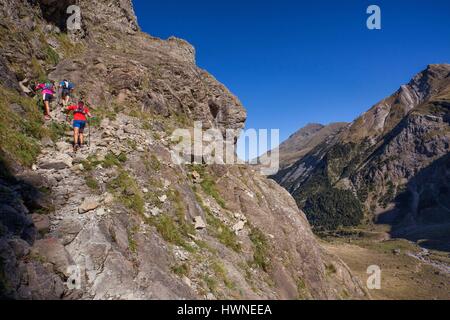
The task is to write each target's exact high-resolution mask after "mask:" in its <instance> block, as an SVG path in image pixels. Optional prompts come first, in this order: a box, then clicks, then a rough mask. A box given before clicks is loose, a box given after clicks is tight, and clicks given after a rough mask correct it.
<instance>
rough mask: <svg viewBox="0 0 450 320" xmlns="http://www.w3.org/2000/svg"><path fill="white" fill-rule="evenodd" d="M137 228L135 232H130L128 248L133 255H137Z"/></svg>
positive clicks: (134, 229)
mask: <svg viewBox="0 0 450 320" xmlns="http://www.w3.org/2000/svg"><path fill="white" fill-rule="evenodd" d="M137 231H138V230H137V228H133V230H131V231H128V248H129V249H130V251H131V252H132V253H137V250H138V247H137V242H136V240H134V234H135V233H136V232H137Z"/></svg>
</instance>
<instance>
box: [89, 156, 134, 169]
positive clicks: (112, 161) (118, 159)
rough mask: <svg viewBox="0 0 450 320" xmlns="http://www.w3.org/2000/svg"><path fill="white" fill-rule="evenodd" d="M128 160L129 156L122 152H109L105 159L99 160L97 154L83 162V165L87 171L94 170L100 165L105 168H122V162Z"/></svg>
mask: <svg viewBox="0 0 450 320" xmlns="http://www.w3.org/2000/svg"><path fill="white" fill-rule="evenodd" d="M126 161H127V156H126V155H125V154H123V153H121V154H120V155H118V156H115V155H114V154H113V153H111V152H110V153H108V154H107V155H106V156H105V159H104V160H98V159H97V158H96V157H95V156H89V157H88V158H87V159H86V160H85V161H83V162H82V164H83V167H84V169H85V170H86V171H93V170H94V169H95V168H96V167H97V166H98V165H101V166H102V167H103V168H106V169H109V168H112V167H114V166H117V167H119V168H122V164H123V163H124V162H126Z"/></svg>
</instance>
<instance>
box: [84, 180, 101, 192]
mask: <svg viewBox="0 0 450 320" xmlns="http://www.w3.org/2000/svg"><path fill="white" fill-rule="evenodd" d="M85 180H86V185H87V186H88V187H89V188H91V189H92V190H95V191H97V190H99V189H100V186H99V184H98V182H97V180H95V179H94V178H92V177H87V178H86V179H85Z"/></svg>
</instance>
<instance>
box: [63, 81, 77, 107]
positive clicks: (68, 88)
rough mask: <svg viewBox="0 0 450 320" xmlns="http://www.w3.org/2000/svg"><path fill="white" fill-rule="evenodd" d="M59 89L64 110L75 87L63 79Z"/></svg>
mask: <svg viewBox="0 0 450 320" xmlns="http://www.w3.org/2000/svg"><path fill="white" fill-rule="evenodd" d="M59 87H60V88H61V99H62V105H63V107H64V108H65V107H66V106H67V105H68V104H69V100H70V98H71V97H72V93H73V90H74V89H75V85H74V84H73V83H72V82H70V81H68V80H67V79H64V80H63V81H61V82H60V83H59Z"/></svg>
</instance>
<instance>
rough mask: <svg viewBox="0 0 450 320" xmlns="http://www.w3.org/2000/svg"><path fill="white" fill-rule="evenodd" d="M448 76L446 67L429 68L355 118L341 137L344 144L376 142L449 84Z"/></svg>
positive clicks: (447, 65)
mask: <svg viewBox="0 0 450 320" xmlns="http://www.w3.org/2000/svg"><path fill="white" fill-rule="evenodd" d="M449 75H450V65H449V64H439V65H436V64H434V65H429V66H428V67H427V68H426V69H425V70H423V71H422V72H419V73H418V74H417V75H415V76H414V77H413V78H412V80H411V81H410V82H409V83H407V84H405V85H402V86H401V87H400V89H399V90H398V91H397V92H395V93H394V94H393V95H391V96H390V97H388V98H386V99H383V100H382V101H380V102H379V103H377V104H376V105H374V106H373V107H372V108H371V109H370V110H369V111H367V112H366V113H364V114H363V115H362V116H361V117H359V118H357V119H356V120H355V121H354V122H353V123H352V125H351V127H350V130H348V131H347V132H345V133H343V135H342V136H341V138H342V139H343V140H344V141H362V140H366V139H369V140H371V141H372V143H376V142H377V141H378V138H379V137H380V136H382V135H383V134H385V133H386V132H388V131H390V130H392V129H393V128H394V127H395V126H396V125H398V124H399V122H400V121H401V119H403V117H405V116H406V115H407V114H408V113H409V112H411V111H412V110H413V109H415V108H417V107H418V106H420V105H421V104H423V103H424V102H425V101H427V100H429V99H430V98H432V97H433V96H436V95H438V94H439V93H440V92H441V91H442V90H443V89H446V88H447V87H448V84H449V83H450V76H449Z"/></svg>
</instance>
